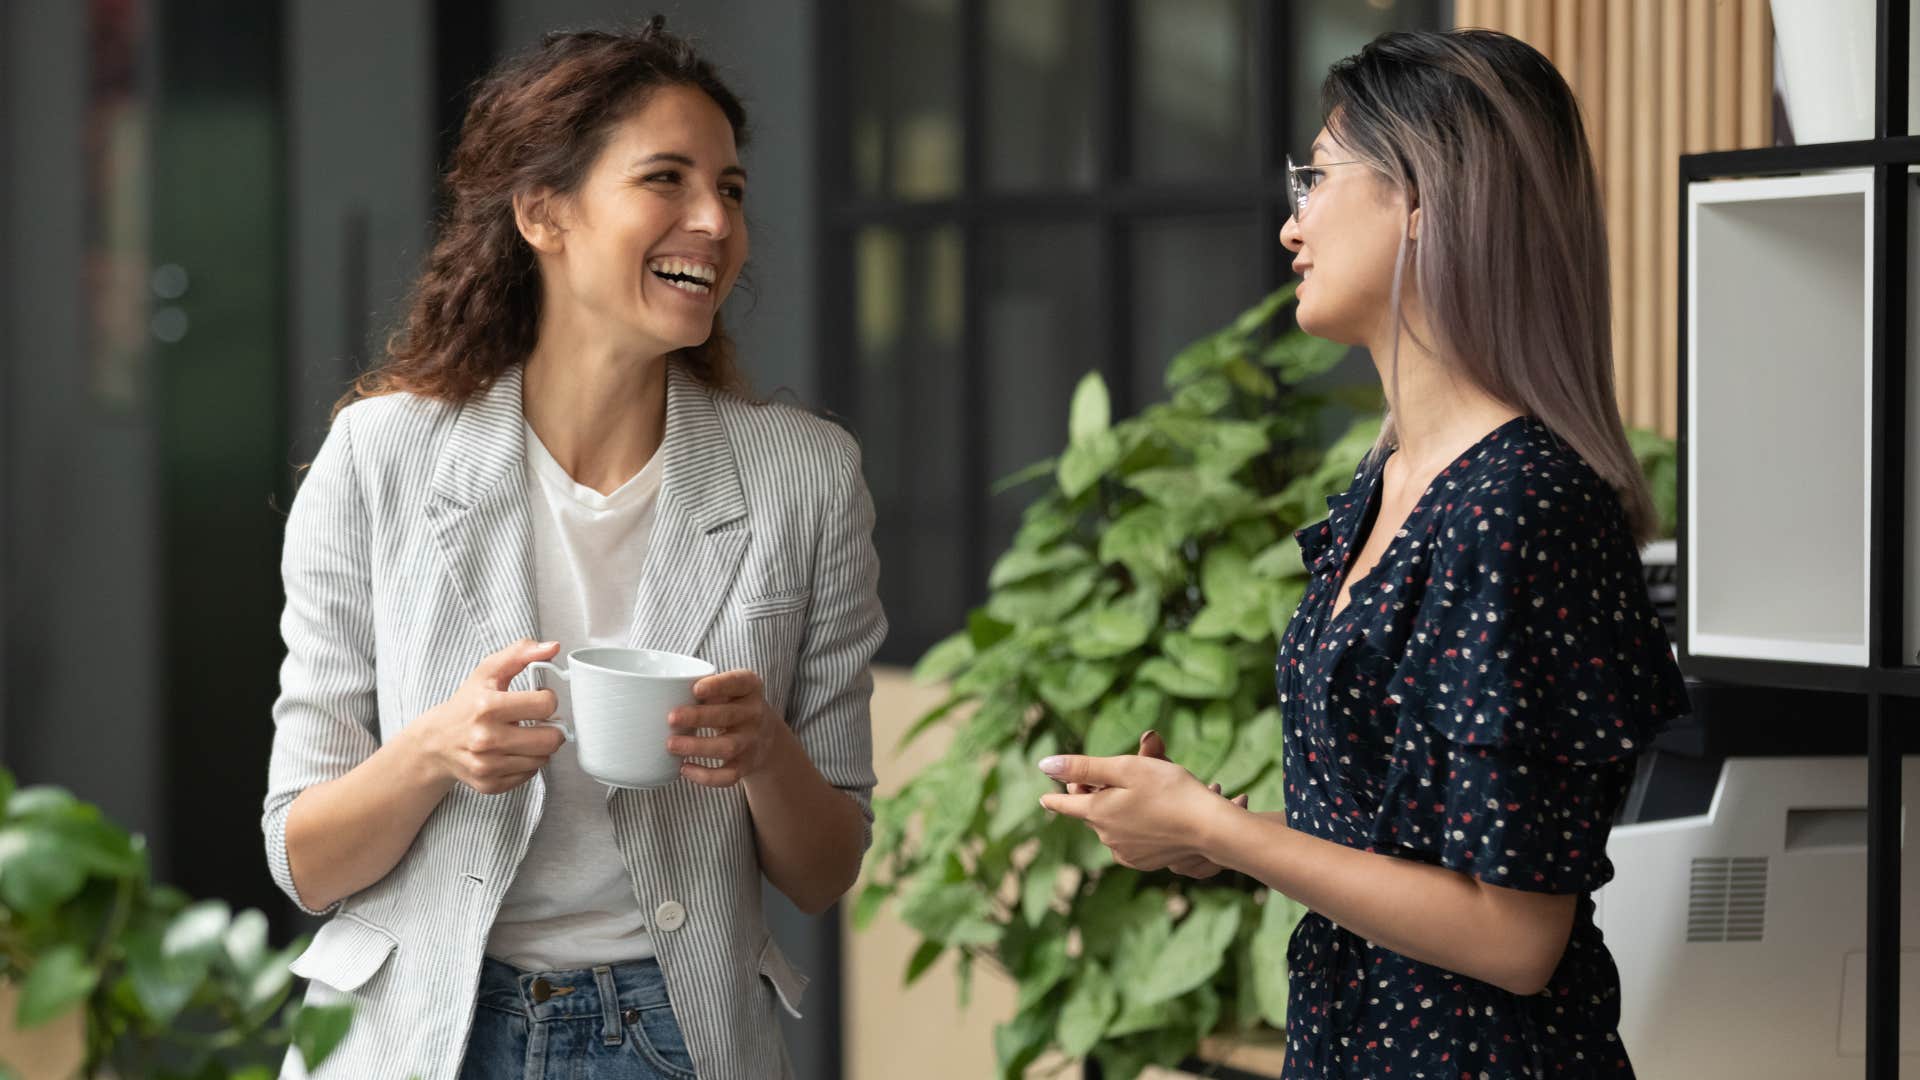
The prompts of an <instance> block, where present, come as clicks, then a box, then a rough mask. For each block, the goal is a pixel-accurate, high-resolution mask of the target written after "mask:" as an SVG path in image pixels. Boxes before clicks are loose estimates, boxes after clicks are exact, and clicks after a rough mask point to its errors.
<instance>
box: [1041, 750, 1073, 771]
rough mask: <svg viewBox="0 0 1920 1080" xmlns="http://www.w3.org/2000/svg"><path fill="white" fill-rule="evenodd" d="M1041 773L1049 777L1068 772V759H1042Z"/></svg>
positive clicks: (1057, 757)
mask: <svg viewBox="0 0 1920 1080" xmlns="http://www.w3.org/2000/svg"><path fill="white" fill-rule="evenodd" d="M1040 771H1041V772H1043V773H1046V774H1047V775H1048V776H1059V775H1060V774H1061V773H1063V772H1065V771H1067V759H1066V758H1063V757H1059V756H1057V755H1056V756H1054V757H1044V758H1041V759H1040Z"/></svg>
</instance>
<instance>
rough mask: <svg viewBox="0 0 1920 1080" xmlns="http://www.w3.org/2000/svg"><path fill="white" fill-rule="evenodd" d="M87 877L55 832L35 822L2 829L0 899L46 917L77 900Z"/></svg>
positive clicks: (0, 830) (16, 908) (25, 913)
mask: <svg viewBox="0 0 1920 1080" xmlns="http://www.w3.org/2000/svg"><path fill="white" fill-rule="evenodd" d="M22 794H23V795H24V794H25V793H24V792H23V793H22ZM86 880H87V875H86V871H85V870H84V869H83V868H82V867H81V866H80V864H79V863H77V862H74V861H72V860H70V859H68V858H67V855H66V852H65V851H63V850H62V849H61V847H60V842H59V840H58V838H56V837H55V836H54V835H53V833H52V832H51V831H49V830H47V829H45V828H43V827H41V826H40V825H39V824H37V823H31V822H28V823H15V824H11V825H7V826H5V827H3V828H0V901H5V903H6V905H7V906H8V907H10V908H12V909H14V910H15V911H17V912H19V913H21V914H23V915H27V916H30V917H38V916H44V915H46V914H48V913H50V912H52V911H53V910H54V909H55V908H56V907H58V906H60V905H61V904H64V903H66V902H67V901H68V900H71V899H73V897H74V895H75V894H77V893H78V892H79V891H80V889H81V886H83V885H85V884H86Z"/></svg>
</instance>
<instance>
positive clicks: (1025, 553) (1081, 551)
mask: <svg viewBox="0 0 1920 1080" xmlns="http://www.w3.org/2000/svg"><path fill="white" fill-rule="evenodd" d="M1092 562H1093V556H1092V555H1091V554H1090V553H1088V551H1087V549H1086V548H1083V547H1081V546H1080V545H1078V544H1061V545H1060V546H1058V547H1054V548H1049V549H1047V550H1045V551H1029V550H1023V549H1020V548H1015V549H1014V550H1012V551H1009V552H1007V553H1006V554H1005V555H1002V556H1000V558H999V561H997V562H995V563H994V564H993V571H992V572H991V573H990V574H988V575H987V587H988V588H991V589H998V588H1002V587H1003V586H1007V585H1014V584H1018V583H1019V582H1022V581H1031V580H1033V579H1034V578H1037V577H1041V576H1044V575H1046V574H1053V573H1057V572H1059V571H1062V570H1072V569H1074V568H1075V567H1080V566H1086V565H1088V564H1090V563H1092Z"/></svg>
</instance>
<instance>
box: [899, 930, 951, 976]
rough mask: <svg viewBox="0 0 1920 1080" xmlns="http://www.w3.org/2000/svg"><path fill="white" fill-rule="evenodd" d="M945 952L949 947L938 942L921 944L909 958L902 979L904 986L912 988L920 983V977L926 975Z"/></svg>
mask: <svg viewBox="0 0 1920 1080" xmlns="http://www.w3.org/2000/svg"><path fill="white" fill-rule="evenodd" d="M945 951H947V947H946V946H945V945H942V944H941V943H940V942H938V941H923V942H921V943H920V946H919V947H918V948H916V949H914V950H913V955H912V956H910V957H908V958H907V970H906V972H905V973H904V974H902V975H901V979H900V981H901V983H902V985H905V986H912V985H913V984H914V983H916V982H918V981H919V980H920V976H922V975H925V974H926V973H927V969H928V968H931V967H932V966H933V962H934V961H935V960H938V959H940V954H941V953H943V952H945Z"/></svg>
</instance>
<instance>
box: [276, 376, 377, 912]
mask: <svg viewBox="0 0 1920 1080" xmlns="http://www.w3.org/2000/svg"><path fill="white" fill-rule="evenodd" d="M350 416H351V410H349V411H348V412H346V413H342V414H341V415H340V417H339V419H338V420H337V421H336V422H335V424H334V426H333V430H332V432H331V433H330V434H329V435H328V436H327V440H326V443H325V444H324V445H323V446H322V447H321V448H320V453H319V455H318V456H316V457H315V459H314V462H313V466H312V467H311V468H310V469H308V470H307V474H306V478H305V480H304V482H303V483H302V484H301V486H300V491H299V494H298V495H297V496H296V497H295V498H294V502H293V510H292V513H291V514H290V515H289V516H288V518H287V533H286V543H285V546H284V548H283V551H282V555H281V562H280V575H281V581H282V584H283V586H284V589H285V593H286V608H285V610H284V611H283V612H282V614H281V617H280V634H281V637H282V638H283V639H284V641H285V643H286V648H287V657H286V660H285V661H284V662H283V663H282V664H281V666H280V696H279V698H278V699H277V700H276V701H275V702H274V705H273V723H274V736H273V751H272V755H271V757H270V759H269V762H268V766H267V797H266V804H265V811H264V813H263V815H262V817H261V828H262V830H263V831H264V832H265V834H266V847H267V866H268V869H269V870H270V871H271V872H272V874H273V880H274V881H275V882H276V883H278V884H279V886H280V889H281V891H283V892H285V893H286V894H287V896H288V897H289V898H290V899H291V900H292V901H293V902H294V903H295V904H296V905H298V906H299V907H300V909H301V910H302V911H305V912H307V913H308V914H311V915H325V914H329V913H330V912H332V911H333V910H334V908H337V907H338V906H339V905H338V904H335V905H333V907H329V908H327V909H325V910H316V909H314V908H311V907H308V906H307V904H306V903H305V902H304V901H303V900H301V898H300V892H299V890H298V889H297V888H295V886H294V882H293V871H292V868H291V866H290V865H289V863H288V860H287V811H288V809H289V808H290V807H291V806H292V805H293V801H294V799H295V798H297V797H298V796H299V795H300V793H301V792H302V791H305V790H306V789H307V788H309V787H311V786H313V785H314V784H319V783H324V782H326V781H329V780H334V779H337V778H339V777H341V776H344V775H345V774H346V773H347V772H348V771H349V770H351V769H352V768H353V767H354V766H356V765H358V764H359V763H361V762H362V761H365V760H366V759H367V758H368V757H370V756H372V754H373V753H374V751H375V750H377V749H379V746H380V740H379V735H378V731H379V719H378V708H377V705H376V690H375V678H374V630H373V625H374V624H373V583H372V573H371V559H370V557H369V542H370V528H369V521H368V516H367V512H366V506H365V503H364V501H363V499H362V496H361V491H360V484H359V477H358V472H357V470H356V468H355V462H354V452H353V438H352V433H351V421H350Z"/></svg>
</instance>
